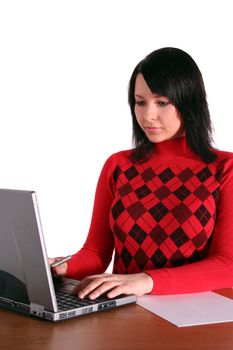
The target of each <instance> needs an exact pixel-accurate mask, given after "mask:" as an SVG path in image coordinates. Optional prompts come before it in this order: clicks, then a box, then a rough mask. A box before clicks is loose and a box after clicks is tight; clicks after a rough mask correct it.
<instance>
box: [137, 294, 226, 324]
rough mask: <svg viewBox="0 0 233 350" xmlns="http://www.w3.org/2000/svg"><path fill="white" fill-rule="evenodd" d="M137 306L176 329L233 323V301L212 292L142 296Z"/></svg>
mask: <svg viewBox="0 0 233 350" xmlns="http://www.w3.org/2000/svg"><path fill="white" fill-rule="evenodd" d="M137 304H138V305H139V306H141V307H143V308H145V309H147V310H149V311H151V312H153V313H155V314H156V315H158V316H160V317H162V318H164V319H165V320H167V321H169V322H171V323H174V324H175V325H176V326H178V327H185V326H194V325H203V324H209V323H220V322H229V321H233V300H231V299H229V298H226V297H223V296H221V295H218V294H216V293H213V292H204V293H194V294H177V295H144V296H142V297H138V300H137Z"/></svg>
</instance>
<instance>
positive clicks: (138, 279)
mask: <svg viewBox="0 0 233 350" xmlns="http://www.w3.org/2000/svg"><path fill="white" fill-rule="evenodd" d="M152 288H153V280H152V278H151V277H150V276H149V275H147V274H146V273H144V272H142V273H135V274H129V275H123V274H121V275H118V274H106V273H104V274H100V275H94V276H89V277H86V278H84V279H83V280H82V281H81V282H80V283H79V284H78V286H77V287H76V288H75V289H74V291H73V294H78V296H79V297H80V298H85V297H88V298H89V299H96V298H98V297H99V296H100V295H102V294H106V295H107V297H108V298H115V297H116V296H118V295H120V294H127V295H129V294H135V295H137V296H142V295H144V294H147V293H150V292H151V290H152Z"/></svg>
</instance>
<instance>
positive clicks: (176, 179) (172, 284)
mask: <svg viewBox="0 0 233 350" xmlns="http://www.w3.org/2000/svg"><path fill="white" fill-rule="evenodd" d="M129 105H130V109H131V114H132V120H133V141H134V146H135V147H134V148H133V149H132V150H126V151H121V152H118V153H116V154H113V155H112V156H110V157H109V159H108V160H107V161H106V163H105V165H104V167H103V169H102V172H101V174H100V177H99V181H98V184H97V189H96V195H95V202H94V208H93V216H92V220H91V225H90V230H89V234H88V236H87V239H86V242H85V244H84V246H83V248H82V249H81V250H80V251H79V252H78V253H76V254H74V255H73V256H72V258H71V260H70V261H69V262H66V263H64V264H62V265H60V266H58V267H56V268H54V272H55V273H56V274H58V275H66V276H67V277H71V278H77V279H80V280H82V281H81V283H80V284H79V286H78V288H77V290H76V292H77V294H78V295H79V296H80V297H81V298H83V297H89V298H91V299H94V298H96V297H98V296H100V295H101V294H103V293H107V295H108V297H109V298H113V297H115V296H117V295H119V294H122V293H124V294H136V295H138V296H139V295H143V294H146V293H152V294H175V293H193V292H201V291H207V290H216V289H219V288H226V287H232V286H233V206H232V203H231V198H232V195H233V154H232V153H229V152H223V151H219V150H216V149H214V148H213V147H212V146H211V141H212V129H211V120H210V115H209V110H208V106H207V102H206V93H205V88H204V83H203V79H202V75H201V73H200V71H199V68H198V67H197V65H196V63H195V62H194V60H193V59H192V58H191V57H190V56H189V55H188V54H187V53H185V52H184V51H182V50H180V49H176V48H162V49H159V50H156V51H154V52H152V53H151V54H149V55H148V56H147V57H146V58H144V59H143V60H142V61H141V62H140V63H139V64H138V65H137V66H136V68H135V69H134V71H133V74H132V76H131V79H130V83H129ZM113 252H114V255H115V256H114V265H113V274H104V271H105V270H106V268H107V267H108V265H109V263H110V261H111V258H112V254H113ZM57 259H58V258H55V259H51V260H50V262H53V261H54V260H57Z"/></svg>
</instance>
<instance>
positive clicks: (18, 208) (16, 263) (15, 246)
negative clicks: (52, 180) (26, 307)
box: [0, 189, 58, 312]
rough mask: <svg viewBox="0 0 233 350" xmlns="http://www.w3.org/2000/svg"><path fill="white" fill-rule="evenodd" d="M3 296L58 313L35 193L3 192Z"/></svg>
mask: <svg viewBox="0 0 233 350" xmlns="http://www.w3.org/2000/svg"><path fill="white" fill-rule="evenodd" d="M0 296H1V297H3V298H6V299H11V300H15V301H17V302H22V303H25V304H35V305H42V306H44V308H46V309H47V310H51V311H54V312H56V311H57V310H58V307H57V302H56V297H55V291H54V285H53V281H52V275H51V271H50V267H49V264H48V261H47V252H46V247H45V242H44V238H43V233H42V228H41V222H40V217H39V210H38V205H37V199H36V194H35V192H33V191H20V190H6V189H0Z"/></svg>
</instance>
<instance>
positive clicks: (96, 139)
mask: <svg viewBox="0 0 233 350" xmlns="http://www.w3.org/2000/svg"><path fill="white" fill-rule="evenodd" d="M230 6H231V1H230V0H229V1H227V0H222V1H214V0H212V1H204V0H202V1H188V0H176V1H174V0H167V1H166V0H159V1H157V0H154V1H150V0H143V1H142V0H140V1H138V0H131V1H130V0H122V1H120V0H116V1H111V0H92V1H91V0H85V1H78V0H77V1H69V0H66V1H65V0H64V1H59V0H56V1H50V0H46V1H44V0H38V1H33V0H28V1H24V0H17V1H11V0H5V1H4V0H0V165H1V166H0V187H2V188H17V189H30V190H36V192H37V196H38V201H39V205H40V211H41V218H42V223H43V229H44V234H45V239H46V243H47V250H48V255H49V256H57V255H65V254H68V253H74V252H76V251H77V250H78V249H79V248H80V247H81V246H82V244H83V242H84V240H85V237H86V235H87V232H88V228H89V223H90V218H91V213H92V205H93V199H94V192H95V187H96V182H97V179H98V176H99V172H100V170H101V168H102V166H103V163H104V161H105V160H106V158H107V157H108V156H109V155H110V154H112V153H113V152H116V151H119V150H121V149H127V148H130V147H131V117H130V112H129V107H128V104H127V86H128V81H129V78H130V75H131V72H132V70H133V68H134V67H135V65H136V64H137V63H138V62H139V61H140V60H141V59H142V58H144V56H145V55H147V54H148V53H150V52H151V51H153V50H155V49H158V48H160V47H164V46H175V47H179V48H181V49H183V50H185V51H187V52H188V53H189V54H191V56H192V57H193V58H194V59H195V61H196V62H197V64H198V65H199V67H200V69H201V71H202V74H203V77H204V80H205V84H206V90H207V94H208V102H209V107H210V111H211V115H212V121H213V124H214V128H215V135H214V136H215V144H216V146H217V147H218V148H221V149H224V150H229V151H233V136H232V130H231V126H232V119H233V110H232V78H233V64H232V62H233V50H232V32H233V24H232V11H231V7H230Z"/></svg>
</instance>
